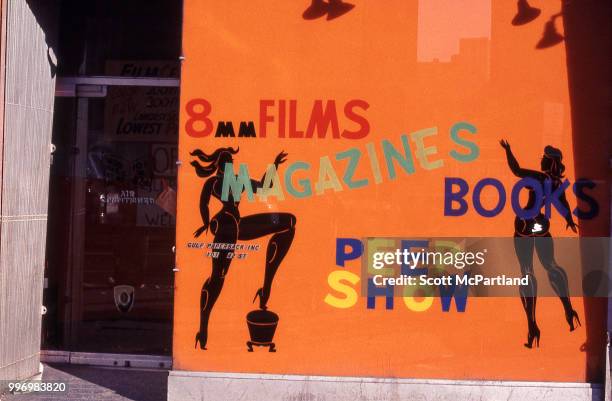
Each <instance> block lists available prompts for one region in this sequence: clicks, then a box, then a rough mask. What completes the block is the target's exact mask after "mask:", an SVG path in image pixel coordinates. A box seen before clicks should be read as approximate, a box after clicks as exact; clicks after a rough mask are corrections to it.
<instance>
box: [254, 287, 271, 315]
mask: <svg viewBox="0 0 612 401" xmlns="http://www.w3.org/2000/svg"><path fill="white" fill-rule="evenodd" d="M257 297H259V309H261V310H267V309H268V305H267V304H268V299H269V298H270V294H264V289H263V288H260V289H258V290H257V292H256V293H255V297H253V302H255V300H256V299H257Z"/></svg>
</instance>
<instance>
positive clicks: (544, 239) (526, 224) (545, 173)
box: [500, 139, 580, 348]
mask: <svg viewBox="0 0 612 401" xmlns="http://www.w3.org/2000/svg"><path fill="white" fill-rule="evenodd" d="M500 144H501V146H502V147H503V148H504V149H505V151H506V158H507V159H508V166H510V170H512V172H513V173H514V175H516V176H517V177H521V178H523V177H529V178H533V179H535V180H536V181H538V182H539V183H540V185H541V186H542V188H544V184H545V181H547V180H548V181H550V184H551V188H552V191H551V192H553V191H555V190H556V189H557V188H559V187H560V186H561V184H562V181H561V179H562V178H563V172H564V171H565V166H564V165H563V163H562V162H561V161H562V158H563V155H562V153H561V151H560V150H559V149H557V148H554V147H552V146H546V147H545V148H544V155H543V157H542V161H541V163H540V168H541V170H542V171H535V170H528V169H524V168H521V167H520V166H519V164H518V162H517V161H516V158H515V157H514V155H513V154H512V150H510V144H509V143H508V142H507V141H506V140H503V139H502V140H501V141H500ZM527 188H528V190H529V198H528V201H527V205H526V207H525V208H526V209H527V210H531V209H532V208H534V207H535V208H536V209H538V210H541V208H542V206H544V199H542V200H541V204H540V205H536V204H535V202H536V194H535V192H534V189H532V188H530V187H527ZM559 200H560V201H561V203H562V204H563V206H565V209H566V210H567V212H566V214H565V216H564V217H565V221H566V222H567V226H566V228H571V230H572V231H573V232H576V228H577V226H576V223H574V220H573V218H572V213H571V209H570V207H569V204H568V202H567V199H566V197H565V192H563V193H562V194H561V196H559ZM549 228H550V222H549V219H548V218H547V217H546V216H545V215H544V214H542V213H541V212H539V213H538V215H536V216H535V217H533V218H529V219H523V218H520V217H519V216H516V218H515V219H514V250H515V252H516V256H517V258H518V261H519V263H520V265H521V273H522V275H523V276H528V277H529V284H527V285H525V286H521V287H520V294H521V302H522V303H523V308H524V309H525V314H526V315H527V324H528V327H529V333H528V334H527V343H525V347H527V348H532V346H533V342H534V341H535V343H536V346H538V347H539V346H540V329H539V328H538V325H537V323H536V299H537V292H538V283H537V282H536V278H535V275H534V272H533V250H534V248H535V250H536V252H537V254H538V258H539V259H540V262H541V263H542V266H544V268H545V269H546V272H547V273H548V279H549V280H550V284H551V286H552V287H553V289H554V291H555V293H556V294H557V295H558V296H559V299H561V303H562V304H563V309H564V311H565V319H566V320H567V324H568V325H569V328H570V331H573V330H574V323H577V324H578V325H580V319H579V318H578V314H577V313H576V311H575V310H574V309H572V303H571V301H570V298H569V294H568V283H567V274H566V273H565V270H563V268H562V267H561V266H559V265H558V264H557V262H556V261H555V256H554V246H553V240H552V237H551V236H550V232H549Z"/></svg>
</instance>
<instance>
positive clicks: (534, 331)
mask: <svg viewBox="0 0 612 401" xmlns="http://www.w3.org/2000/svg"><path fill="white" fill-rule="evenodd" d="M534 341H535V344H536V347H538V348H540V329H539V328H538V326H535V327H533V328H531V327H530V328H529V333H528V334H527V342H526V343H525V344H523V345H525V347H527V348H533V342H534Z"/></svg>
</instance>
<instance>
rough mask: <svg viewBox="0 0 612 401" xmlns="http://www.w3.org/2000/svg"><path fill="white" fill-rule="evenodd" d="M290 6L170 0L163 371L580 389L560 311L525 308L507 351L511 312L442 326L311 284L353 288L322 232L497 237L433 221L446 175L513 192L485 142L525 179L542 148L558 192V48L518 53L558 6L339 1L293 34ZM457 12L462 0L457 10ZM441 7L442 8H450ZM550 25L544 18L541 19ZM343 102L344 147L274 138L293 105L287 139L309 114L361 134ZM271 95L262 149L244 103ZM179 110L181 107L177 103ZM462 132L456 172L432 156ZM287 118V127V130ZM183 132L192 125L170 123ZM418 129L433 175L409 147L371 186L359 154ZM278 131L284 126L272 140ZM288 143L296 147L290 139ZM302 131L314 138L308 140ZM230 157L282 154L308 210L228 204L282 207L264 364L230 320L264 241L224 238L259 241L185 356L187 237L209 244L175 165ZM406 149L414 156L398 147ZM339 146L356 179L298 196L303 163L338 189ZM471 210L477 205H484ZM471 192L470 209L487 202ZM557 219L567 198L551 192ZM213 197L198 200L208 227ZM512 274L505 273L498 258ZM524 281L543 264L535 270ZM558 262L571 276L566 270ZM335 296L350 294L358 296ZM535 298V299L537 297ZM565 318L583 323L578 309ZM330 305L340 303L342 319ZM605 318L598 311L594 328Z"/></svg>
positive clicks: (298, 5)
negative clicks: (286, 240)
mask: <svg viewBox="0 0 612 401" xmlns="http://www.w3.org/2000/svg"><path fill="white" fill-rule="evenodd" d="M308 3H309V2H308V1H290V2H269V1H235V2H218V1H217V2H213V1H207V2H202V1H197V0H185V11H184V35H183V48H184V56H185V60H184V62H183V68H182V76H181V81H182V84H181V117H180V120H181V123H180V127H181V132H180V135H181V136H180V143H179V148H180V149H179V158H180V160H181V162H182V166H181V168H180V169H179V195H178V218H177V266H178V268H179V269H180V271H179V272H178V273H177V275H176V292H175V318H174V319H175V323H174V351H173V353H174V367H175V369H181V370H194V371H224V372H263V373H283V374H307V375H340V376H375V377H406V378H408V377H410V378H448V379H505V380H530V381H585V380H586V376H585V375H586V373H585V365H586V358H587V356H586V354H585V352H584V351H583V349H584V347H583V344H584V343H585V340H586V335H585V329H584V327H583V328H581V329H578V330H576V331H574V332H571V333H570V332H569V331H568V328H567V323H566V322H565V318H564V315H563V309H562V307H561V304H560V303H559V301H558V299H555V298H541V299H539V300H538V306H537V313H538V317H539V326H540V329H541V331H542V338H541V347H540V348H539V349H527V348H525V347H523V343H524V342H525V339H526V333H527V325H526V322H525V317H524V311H523V308H522V306H521V302H520V300H519V298H518V297H516V298H470V299H469V301H468V305H467V308H466V311H465V312H463V313H459V312H457V311H456V309H455V307H454V305H453V306H452V307H451V310H450V311H449V312H443V311H442V310H441V307H440V301H439V300H438V299H435V300H434V301H433V303H432V304H431V306H430V307H428V308H427V309H425V310H423V311H415V310H414V309H417V308H414V307H412V308H411V306H410V305H406V304H405V302H404V300H403V299H402V298H395V300H394V301H395V304H394V307H393V309H392V310H387V309H385V304H384V298H382V297H381V298H377V300H376V308H375V309H368V308H367V306H366V298H364V297H361V296H360V297H359V298H358V299H357V300H356V302H355V304H354V305H350V306H349V307H338V305H336V306H334V305H333V302H326V299H328V300H329V299H330V298H329V296H330V295H332V296H334V297H337V298H339V299H342V298H343V296H344V295H343V293H342V292H338V291H336V290H335V289H332V288H331V287H330V285H329V284H328V279H329V277H330V274H332V273H333V272H336V271H339V270H344V271H349V272H352V273H353V274H354V275H357V276H359V275H360V268H361V265H360V262H359V261H351V262H348V263H347V265H346V267H344V268H342V267H339V266H337V265H336V262H335V252H336V239H337V238H339V237H349V238H366V237H402V238H412V237H427V236H451V237H452V236H491V237H502V236H506V237H510V236H512V234H513V220H514V214H513V212H512V209H511V208H510V207H509V206H508V205H507V206H506V207H505V208H504V210H503V212H502V213H501V214H499V215H498V216H496V217H494V218H485V217H482V216H480V215H479V214H477V213H476V212H475V211H474V209H473V208H472V207H470V209H469V211H468V212H467V213H466V214H465V215H463V216H460V217H449V216H445V215H444V179H445V177H461V178H462V179H464V180H466V181H467V182H468V183H469V184H470V186H473V185H474V184H475V183H476V182H477V181H478V180H479V179H482V178H485V177H495V178H497V179H499V180H500V181H502V182H503V183H504V186H505V188H506V189H507V191H508V192H509V191H510V189H511V187H512V185H513V184H514V183H515V181H516V179H515V177H514V176H513V175H512V174H511V172H510V171H509V169H508V167H507V164H506V160H505V156H504V153H503V149H502V148H501V147H500V146H499V143H498V142H499V140H500V139H501V138H506V139H508V141H509V142H510V143H511V145H512V149H513V151H514V153H515V155H517V158H518V159H519V162H520V163H521V164H522V165H524V166H527V167H530V168H537V167H538V166H539V163H540V158H541V157H542V150H543V147H544V146H545V145H547V144H552V145H554V146H556V147H558V148H560V149H561V150H562V151H563V153H564V158H563V162H564V164H565V165H566V166H567V170H566V172H565V175H566V178H568V179H569V180H570V182H574V181H575V177H574V171H573V165H574V161H573V154H572V132H571V119H570V101H569V93H568V76H567V70H566V63H565V57H566V54H565V47H564V43H560V44H558V45H556V46H554V47H551V48H548V49H543V50H536V49H535V45H536V43H537V42H538V41H539V40H540V38H541V37H542V33H543V30H544V23H545V22H546V21H547V20H548V18H549V17H550V16H552V15H553V14H556V13H557V12H558V11H559V2H558V1H552V0H547V1H541V2H539V4H538V7H539V8H541V9H542V15H540V17H539V18H538V19H536V20H535V21H534V22H532V23H530V24H527V25H523V26H513V25H511V24H510V21H511V20H512V18H513V16H514V14H515V13H516V5H515V4H513V2H501V1H494V2H487V1H475V0H472V1H468V2H465V4H464V7H457V6H456V5H454V3H455V2H449V1H440V0H437V1H433V0H432V1H431V2H427V1H419V2H417V1H403V0H397V1H385V2H384V4H382V3H380V4H379V2H367V1H362V0H354V1H353V3H354V4H355V8H354V9H352V10H351V11H349V12H348V13H346V14H345V15H342V16H340V17H338V18H336V19H332V20H326V18H325V17H322V18H319V19H315V20H306V19H304V18H303V17H302V13H303V11H304V10H305V9H306V7H307V6H308V5H309V4H308ZM462 3H463V2H462ZM451 5H452V7H451ZM557 29H559V30H560V31H561V33H563V32H562V24H560V23H559V21H558V20H557ZM194 99H196V100H197V99H204V100H205V101H206V103H207V104H210V105H211V111H210V113H209V114H207V118H209V119H210V121H211V122H212V123H213V124H214V128H216V126H217V123H218V122H219V121H232V122H233V124H234V127H235V129H236V133H237V132H238V126H239V123H240V121H253V122H254V127H255V129H256V131H257V138H218V137H215V133H214V129H213V131H212V132H211V133H210V134H209V135H204V134H205V133H207V128H206V126H205V124H204V122H202V121H197V120H198V119H199V117H198V116H197V115H196V117H195V120H196V121H194V114H193V112H194V110H195V111H196V113H197V112H200V111H202V109H200V108H196V109H192V110H189V107H190V106H189V103H190V102H191V101H193V100H194ZM354 99H358V100H362V101H365V102H367V104H368V107H367V110H364V108H361V109H355V110H356V111H357V113H358V114H360V115H362V116H364V117H365V119H366V120H367V122H368V124H369V127H370V129H369V132H368V134H367V136H365V137H363V138H359V139H348V138H345V137H340V138H333V137H332V134H331V133H329V132H328V133H327V136H326V137H325V138H289V137H285V138H280V137H279V136H280V135H279V132H280V131H281V130H282V128H280V125H279V120H281V119H282V115H281V113H282V112H279V106H280V104H281V102H280V101H281V100H285V101H286V103H285V104H286V105H287V110H288V111H287V114H286V117H287V118H289V117H288V114H289V113H290V111H289V104H290V100H295V101H296V102H295V107H296V108H295V112H296V116H297V117H296V121H295V130H294V131H298V130H307V126H308V123H309V116H310V113H311V110H312V108H313V103H314V102H315V101H316V100H323V101H324V102H325V101H328V100H334V101H335V102H336V105H337V110H338V117H339V130H340V132H342V130H344V129H346V130H356V129H357V128H358V127H359V125H358V124H356V122H355V121H351V119H350V118H347V116H346V115H345V113H344V112H343V108H344V106H345V104H347V103H348V102H350V101H351V100H354ZM265 100H270V101H273V103H270V104H271V105H272V106H270V107H268V108H267V109H265V110H266V113H267V114H269V115H270V116H272V118H274V121H272V122H269V123H267V124H266V136H265V138H264V137H262V129H261V128H262V125H261V124H262V118H261V109H262V103H261V101H265ZM191 104H192V105H193V103H191ZM458 122H468V123H470V124H471V125H473V126H474V127H476V128H477V132H476V134H474V135H471V134H469V133H465V132H464V133H462V136H463V137H465V138H466V139H469V140H470V141H472V142H474V143H476V144H477V146H478V148H479V155H478V157H477V158H476V159H475V160H473V161H470V162H466V163H461V162H459V161H458V160H456V159H455V158H453V157H452V156H450V152H451V151H452V150H456V151H458V152H464V153H465V152H466V151H467V150H466V148H462V147H460V146H458V145H457V144H456V143H455V142H453V141H452V140H451V138H450V134H449V132H450V129H451V127H452V126H453V125H454V124H456V123H458ZM288 124H289V123H288ZM188 125H190V126H191V128H187V126H188ZM434 127H435V128H436V132H437V134H435V135H432V136H428V137H426V138H425V139H424V142H425V144H426V146H435V147H436V149H437V150H436V152H437V153H436V154H432V155H429V156H428V160H431V161H436V160H442V165H441V166H439V164H438V165H436V167H435V168H432V169H427V168H424V167H423V164H422V163H421V161H420V159H419V158H418V157H417V156H416V154H415V153H413V158H414V170H415V171H414V173H412V174H405V173H403V172H402V171H401V169H400V168H399V167H397V166H396V169H397V170H398V173H397V177H396V178H395V179H391V178H390V177H389V175H388V171H387V169H386V167H385V166H384V162H381V163H382V164H381V165H382V170H381V171H382V180H381V181H382V182H380V183H375V177H374V173H373V171H372V169H371V167H370V164H369V162H368V161H367V159H366V158H365V155H366V153H367V151H366V149H367V146H368V145H367V144H369V143H371V144H373V146H374V148H375V149H376V151H377V155H378V157H379V158H380V159H381V160H382V157H383V156H382V155H383V153H382V150H381V143H382V141H383V140H388V141H389V142H391V143H392V144H393V145H394V146H395V147H396V148H398V149H401V146H402V143H401V138H400V137H401V135H403V134H409V135H410V134H411V133H414V132H416V131H419V130H423V129H428V128H434ZM285 130H286V136H289V131H290V130H291V127H290V125H287V126H285ZM296 135H298V134H296ZM315 136H316V134H315ZM224 146H231V147H234V148H237V147H239V148H240V149H239V152H238V153H237V154H235V155H234V156H233V158H234V163H235V164H236V168H235V169H236V172H238V164H240V163H245V164H247V165H248V168H249V172H250V173H251V177H252V178H255V179H259V178H260V177H261V176H262V175H263V174H264V172H265V171H266V167H267V166H268V164H270V163H272V162H273V160H274V158H275V156H276V155H277V154H278V153H279V152H280V151H281V150H284V151H285V152H287V153H288V158H287V162H286V163H285V164H282V165H281V166H280V168H279V175H280V179H281V184H283V186H284V184H285V182H284V179H283V174H284V170H286V169H287V167H288V166H289V165H290V164H291V163H292V162H295V161H297V160H300V161H303V162H306V163H309V164H310V169H309V170H307V171H305V170H301V171H299V172H298V173H296V175H295V177H294V178H293V180H294V182H296V181H297V180H298V179H304V178H308V179H310V180H311V183H312V186H313V194H312V196H308V197H305V198H296V197H294V196H291V195H290V194H288V193H287V191H286V190H285V191H284V195H285V196H284V197H285V199H284V200H279V199H278V198H276V197H269V198H268V200H267V201H265V202H262V201H259V200H257V198H256V201H255V202H248V201H246V200H243V201H242V203H241V205H240V214H241V215H242V216H248V215H251V214H255V213H264V212H289V213H292V214H293V215H295V217H296V219H297V224H296V226H295V237H294V239H293V243H292V244H291V248H290V250H289V252H288V254H287V256H286V258H285V259H284V260H283V262H282V264H281V266H280V268H279V270H278V273H277V275H276V277H275V280H274V285H273V287H272V293H271V297H270V301H269V303H268V306H269V307H270V309H271V310H273V311H274V312H276V313H277V314H278V315H279V316H280V322H279V326H278V329H277V332H276V334H275V337H274V341H275V343H276V346H277V348H278V351H277V352H276V353H269V352H267V350H265V349H258V348H256V349H255V351H254V352H247V349H246V346H245V342H246V341H247V340H248V339H249V332H248V330H247V325H246V322H245V315H246V314H247V313H248V312H249V311H251V310H253V309H255V308H256V305H253V304H252V303H251V301H252V299H253V295H254V294H255V292H256V290H257V289H258V288H259V287H261V282H262V279H263V275H264V266H265V256H266V246H267V243H268V241H269V236H266V237H263V238H259V239H256V240H252V241H238V243H245V244H257V245H259V246H260V250H259V251H253V252H251V253H249V255H248V257H247V258H246V259H244V260H234V261H233V262H232V263H231V267H230V268H229V270H228V272H227V275H226V276H225V283H224V287H223V290H222V292H221V295H220V296H219V299H218V301H217V303H216V304H215V306H214V310H213V312H212V314H211V317H210V323H209V337H208V343H207V350H201V349H199V348H196V349H194V336H195V334H196V333H197V332H198V330H199V316H200V311H199V310H200V293H201V287H202V284H203V283H204V282H205V280H206V279H207V277H209V275H210V272H211V264H212V259H211V258H207V257H206V256H205V250H203V249H192V248H189V247H188V246H187V244H188V243H190V242H194V241H199V242H201V243H210V242H212V241H213V235H212V233H211V232H210V231H211V230H209V231H208V232H207V233H205V234H203V235H202V236H201V237H199V238H198V239H194V237H193V233H194V231H196V230H197V229H198V227H200V226H201V225H202V219H201V217H200V210H199V202H200V193H201V191H202V187H203V185H204V182H205V179H204V178H201V177H198V176H197V175H196V173H195V171H194V169H193V168H192V167H191V166H190V162H191V161H192V160H194V157H193V156H190V152H192V151H194V150H195V149H201V150H203V151H204V152H205V153H212V152H213V151H214V150H215V149H217V148H220V147H224ZM411 146H413V148H412V151H413V152H414V151H415V149H414V143H411ZM351 148H357V149H359V150H360V151H361V152H362V153H363V154H364V158H363V159H362V162H361V163H360V164H359V165H358V166H357V168H356V171H355V177H357V178H366V179H369V182H368V184H367V185H365V186H363V187H361V188H357V189H350V188H348V187H347V186H346V185H344V184H343V185H342V190H341V191H334V190H333V189H327V190H325V191H323V193H322V194H321V195H317V194H315V193H314V192H315V182H316V181H317V179H318V174H319V169H320V166H321V164H320V163H321V158H323V157H325V156H327V157H329V160H330V161H331V164H332V165H333V167H334V170H335V171H336V173H337V175H338V177H339V179H340V180H341V179H342V174H343V172H344V168H345V166H346V160H344V161H339V160H337V159H336V155H337V154H338V153H339V152H343V151H346V150H348V149H351ZM485 195H486V196H485V197H483V199H484V201H485V203H486V202H489V206H490V205H493V204H495V197H494V196H493V195H492V194H485ZM487 196H488V198H487ZM569 201H570V205H571V206H572V207H575V205H576V199H575V197H574V196H573V195H571V196H569ZM219 208H220V203H219V202H217V201H216V200H215V199H213V200H211V202H210V216H211V218H212V216H214V215H215V213H217V211H218V210H219ZM551 223H552V226H551V233H552V235H553V236H554V237H562V236H572V235H574V234H573V233H571V231H569V230H566V229H565V221H564V220H563V219H562V218H559V217H558V216H557V218H553V219H552V222H551ZM508 263H512V264H515V265H516V269H517V271H518V269H519V267H518V262H517V261H516V260H509V261H508ZM536 268H541V266H539V265H538V266H536ZM568 268H572V269H579V268H580V267H579V266H571V267H568ZM345 284H346V285H348V286H350V287H353V288H355V289H356V290H357V291H359V286H360V284H359V283H353V284H350V283H347V282H345ZM540 285H549V284H548V283H541V284H540ZM573 305H574V309H575V310H577V311H578V313H579V315H580V316H584V307H583V303H582V300H581V299H580V298H575V299H573ZM344 306H346V305H344ZM602 318H603V317H602Z"/></svg>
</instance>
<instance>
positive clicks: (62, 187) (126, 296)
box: [43, 78, 179, 355]
mask: <svg viewBox="0 0 612 401" xmlns="http://www.w3.org/2000/svg"><path fill="white" fill-rule="evenodd" d="M98 81H99V79H98ZM117 81H118V80H117V79H114V80H113V79H112V78H109V79H108V80H107V81H106V82H108V83H110V84H105V83H104V80H103V81H101V82H96V84H85V85H78V84H77V85H75V86H74V93H69V94H68V96H64V97H58V98H57V100H56V111H55V114H56V115H55V122H54V132H53V144H54V152H53V159H52V168H51V171H52V175H51V180H50V199H49V227H48V236H47V237H48V239H47V266H46V274H45V277H46V278H45V284H46V285H45V287H46V288H45V305H47V310H48V312H47V314H46V315H45V317H44V319H43V348H44V349H63V350H70V351H84V352H104V353H131V354H134V353H142V354H157V355H170V353H171V345H172V311H173V307H172V306H173V281H174V280H173V279H174V273H173V268H174V252H173V249H174V241H175V213H176V160H177V127H178V101H179V99H178V87H174V86H154V85H147V86H143V85H142V83H141V82H138V85H133V84H134V83H135V82H136V81H138V80H131V81H130V80H127V81H125V82H123V81H122V82H117ZM117 83H119V85H117ZM111 84H112V85H111ZM72 95H73V96H72Z"/></svg>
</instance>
